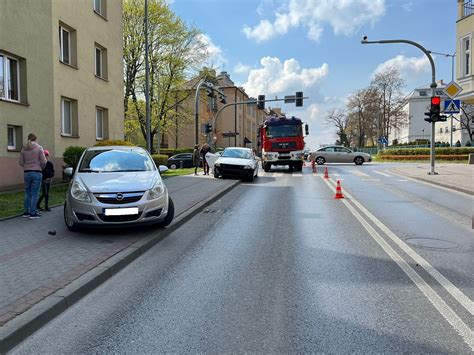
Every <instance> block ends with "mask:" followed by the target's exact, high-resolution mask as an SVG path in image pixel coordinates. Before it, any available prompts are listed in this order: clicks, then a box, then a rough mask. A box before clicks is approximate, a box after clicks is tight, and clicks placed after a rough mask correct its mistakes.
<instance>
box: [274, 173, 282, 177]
mask: <svg viewBox="0 0 474 355" xmlns="http://www.w3.org/2000/svg"><path fill="white" fill-rule="evenodd" d="M280 176H283V173H273V177H280Z"/></svg>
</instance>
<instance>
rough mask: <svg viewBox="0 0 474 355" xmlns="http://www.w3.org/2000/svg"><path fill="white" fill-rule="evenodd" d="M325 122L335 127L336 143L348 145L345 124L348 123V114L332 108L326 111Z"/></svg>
mask: <svg viewBox="0 0 474 355" xmlns="http://www.w3.org/2000/svg"><path fill="white" fill-rule="evenodd" d="M326 123H327V124H328V125H333V126H335V127H336V128H337V133H336V134H337V135H338V137H339V138H338V140H337V142H338V145H344V146H346V147H348V146H349V140H348V138H347V126H348V123H349V117H348V115H347V114H346V113H345V112H344V111H342V110H339V109H337V108H332V109H330V110H329V111H328V112H327V113H326Z"/></svg>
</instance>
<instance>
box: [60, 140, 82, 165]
mask: <svg viewBox="0 0 474 355" xmlns="http://www.w3.org/2000/svg"><path fill="white" fill-rule="evenodd" d="M84 150H86V148H85V147H79V146H69V147H67V148H66V149H65V150H64V153H63V160H64V162H65V163H66V164H67V165H69V166H72V167H73V168H74V169H75V168H76V167H77V164H78V163H79V159H80V158H81V155H82V153H83V152H84Z"/></svg>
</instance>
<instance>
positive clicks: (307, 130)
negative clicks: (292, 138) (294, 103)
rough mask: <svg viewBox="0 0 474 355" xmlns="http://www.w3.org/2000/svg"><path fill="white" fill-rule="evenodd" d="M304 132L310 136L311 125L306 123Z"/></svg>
mask: <svg viewBox="0 0 474 355" xmlns="http://www.w3.org/2000/svg"><path fill="white" fill-rule="evenodd" d="M304 134H305V135H307V136H309V126H308V124H307V123H306V124H305V125H304Z"/></svg>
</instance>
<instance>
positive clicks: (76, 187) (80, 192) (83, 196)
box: [71, 180, 91, 202]
mask: <svg viewBox="0 0 474 355" xmlns="http://www.w3.org/2000/svg"><path fill="white" fill-rule="evenodd" d="M71 196H72V197H73V198H75V199H76V200H78V201H82V202H91V198H90V196H89V193H88V192H87V190H86V188H85V187H84V186H83V185H82V184H81V183H80V182H79V181H77V180H76V181H74V184H72V187H71Z"/></svg>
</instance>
